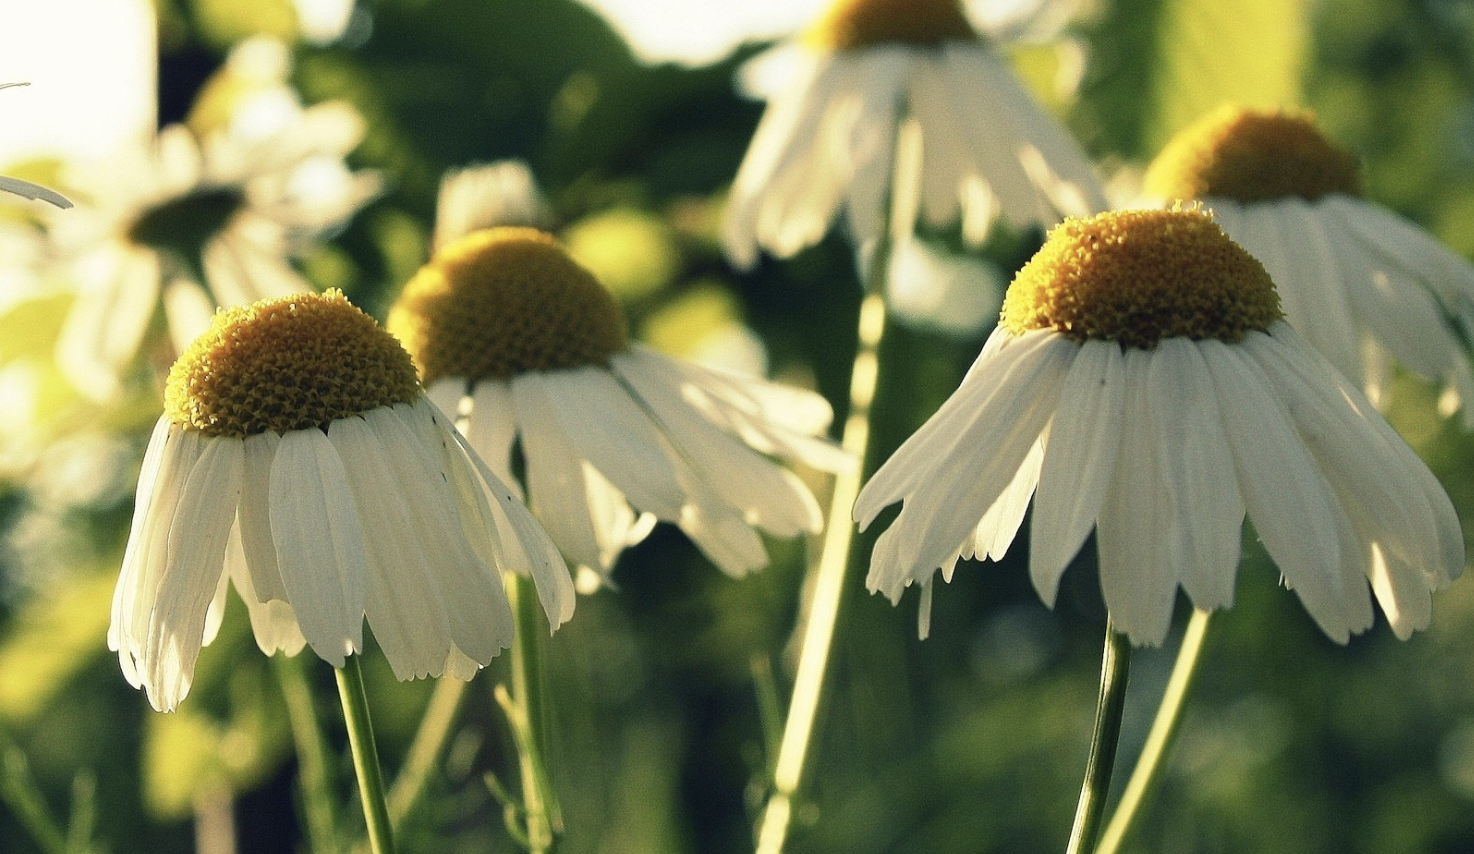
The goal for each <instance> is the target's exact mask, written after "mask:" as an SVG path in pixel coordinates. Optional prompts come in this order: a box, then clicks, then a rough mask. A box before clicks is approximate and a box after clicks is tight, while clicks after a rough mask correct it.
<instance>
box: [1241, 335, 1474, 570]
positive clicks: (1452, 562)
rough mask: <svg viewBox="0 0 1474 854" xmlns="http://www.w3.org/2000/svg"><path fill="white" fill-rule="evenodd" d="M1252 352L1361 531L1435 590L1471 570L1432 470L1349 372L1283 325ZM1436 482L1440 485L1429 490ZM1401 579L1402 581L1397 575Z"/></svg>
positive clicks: (1397, 565)
mask: <svg viewBox="0 0 1474 854" xmlns="http://www.w3.org/2000/svg"><path fill="white" fill-rule="evenodd" d="M1272 335H1273V337H1269V336H1265V337H1264V338H1262V339H1257V340H1255V341H1254V342H1252V345H1253V346H1251V347H1250V348H1249V349H1248V353H1249V354H1250V355H1251V356H1252V357H1254V358H1255V360H1256V361H1258V362H1259V363H1260V365H1261V366H1262V367H1263V368H1264V370H1265V373H1266V374H1267V375H1268V376H1269V377H1270V378H1271V380H1273V381H1274V382H1275V383H1276V385H1277V386H1278V387H1279V389H1280V390H1281V393H1282V394H1283V395H1284V396H1285V398H1286V399H1288V400H1293V401H1295V402H1296V404H1297V405H1296V406H1295V407H1294V408H1293V409H1291V414H1292V416H1293V418H1294V420H1295V426H1296V429H1297V430H1298V431H1299V432H1300V435H1301V436H1302V437H1303V439H1304V441H1305V443H1306V446H1307V447H1308V448H1309V449H1310V452H1311V453H1312V454H1313V455H1314V456H1315V458H1316V461H1317V463H1318V464H1319V465H1320V468H1321V470H1322V471H1323V472H1325V474H1326V477H1327V478H1328V480H1329V481H1330V483H1331V486H1332V488H1334V489H1335V491H1336V494H1337V497H1338V498H1339V499H1340V501H1341V503H1342V505H1343V507H1344V508H1345V510H1346V512H1347V514H1348V515H1349V517H1350V519H1351V522H1352V524H1353V525H1354V526H1355V527H1356V529H1357V531H1358V532H1360V534H1361V536H1362V537H1363V538H1364V539H1365V540H1367V541H1369V542H1371V543H1374V544H1376V546H1377V548H1378V551H1379V552H1380V553H1381V554H1382V555H1383V557H1384V559H1383V561H1382V569H1383V570H1384V571H1385V570H1387V569H1388V567H1391V568H1394V569H1402V570H1405V571H1407V572H1409V573H1411V574H1412V575H1413V577H1414V578H1416V579H1417V580H1419V581H1420V583H1421V584H1422V585H1423V586H1424V587H1425V588H1426V589H1428V590H1436V589H1441V588H1443V587H1445V586H1447V585H1448V584H1449V583H1450V582H1451V581H1452V579H1453V577H1455V576H1457V575H1458V574H1459V572H1461V571H1462V569H1463V558H1464V554H1463V537H1462V535H1460V534H1459V527H1458V520H1457V515H1456V513H1455V511H1454V510H1453V505H1452V503H1451V502H1450V501H1449V500H1448V498H1447V495H1446V494H1445V493H1444V492H1443V490H1442V488H1440V487H1438V486H1437V484H1436V481H1434V480H1433V476H1432V473H1431V472H1429V471H1428V469H1427V466H1426V465H1424V463H1423V462H1422V460H1420V459H1418V457H1417V455H1416V454H1415V453H1413V451H1412V449H1410V448H1409V447H1408V446H1407V444H1406V443H1405V442H1404V441H1402V439H1400V438H1399V437H1397V436H1396V435H1395V434H1394V433H1392V431H1391V430H1390V428H1385V429H1384V427H1383V426H1382V425H1384V424H1385V422H1384V421H1383V419H1382V417H1381V416H1380V415H1379V414H1377V412H1376V411H1375V410H1374V409H1373V408H1372V406H1371V404H1370V402H1368V401H1367V400H1366V399H1365V398H1364V397H1362V396H1361V394H1360V393H1359V392H1358V391H1357V390H1356V389H1355V387H1353V386H1351V385H1350V384H1349V383H1348V382H1347V381H1346V380H1345V379H1344V378H1342V377H1340V376H1339V375H1337V374H1336V373H1335V372H1334V371H1333V370H1331V369H1330V367H1329V366H1328V365H1326V364H1325V363H1324V362H1323V361H1320V360H1319V359H1318V358H1317V357H1316V356H1315V354H1314V353H1313V351H1310V350H1309V348H1307V347H1305V346H1304V345H1303V343H1301V342H1299V341H1297V340H1296V336H1295V333H1294V330H1292V329H1290V328H1289V327H1288V326H1279V327H1277V328H1275V329H1273V330H1272ZM1429 481H1433V488H1432V489H1430V488H1429ZM1394 581H1395V580H1394Z"/></svg>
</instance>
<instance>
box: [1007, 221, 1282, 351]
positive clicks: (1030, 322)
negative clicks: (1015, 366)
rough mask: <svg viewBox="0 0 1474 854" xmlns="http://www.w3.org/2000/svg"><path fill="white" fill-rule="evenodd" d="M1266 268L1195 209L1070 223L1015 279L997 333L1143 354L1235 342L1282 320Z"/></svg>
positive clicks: (1060, 228)
mask: <svg viewBox="0 0 1474 854" xmlns="http://www.w3.org/2000/svg"><path fill="white" fill-rule="evenodd" d="M1283 316H1284V315H1283V313H1282V312H1281V311H1280V301H1279V294H1278V293H1277V292H1276V291H1275V289H1274V283H1273V282H1271V281H1270V279H1269V274H1268V273H1266V272H1264V267H1263V266H1261V265H1260V263H1259V262H1258V261H1256V260H1254V258H1253V256H1251V255H1250V254H1249V253H1247V252H1245V251H1244V250H1243V249H1242V248H1241V247H1240V246H1239V245H1238V244H1237V243H1234V242H1233V241H1232V240H1229V239H1228V236H1227V235H1225V234H1224V233H1223V230H1222V229H1221V228H1219V227H1218V224H1217V223H1216V222H1214V221H1213V218H1212V217H1211V216H1210V215H1209V214H1207V213H1206V212H1204V211H1202V210H1200V209H1198V208H1188V209H1181V208H1179V209H1174V210H1168V211H1115V212H1111V213H1103V214H1099V215H1097V216H1093V217H1089V218H1086V219H1068V220H1065V221H1064V222H1063V223H1060V224H1059V225H1057V226H1055V228H1054V229H1053V230H1052V231H1050V232H1049V238H1048V239H1047V240H1045V241H1044V246H1043V247H1042V248H1040V250H1039V252H1038V253H1037V254H1035V255H1034V257H1033V258H1032V259H1030V261H1029V263H1027V264H1025V265H1024V267H1023V269H1021V270H1019V272H1018V276H1016V277H1015V278H1014V280H1013V284H1012V285H1010V286H1009V288H1008V295H1007V296H1006V297H1004V300H1003V317H1002V319H1001V320H1000V323H1001V324H1002V325H1003V326H1004V328H1006V329H1007V330H1008V331H1009V332H1012V333H1013V334H1014V335H1022V334H1023V333H1025V332H1028V331H1030V330H1032V329H1045V328H1051V329H1054V330H1056V331H1058V332H1059V333H1061V334H1063V335H1065V336H1068V337H1069V338H1073V339H1075V340H1076V341H1085V340H1087V339H1091V338H1096V339H1105V340H1108V341H1117V342H1119V343H1120V344H1121V346H1122V347H1136V348H1138V349H1142V350H1150V349H1152V348H1153V347H1155V346H1156V344H1157V342H1158V341H1160V340H1162V339H1163V338H1178V337H1186V338H1191V339H1193V340H1195V341H1200V340H1203V339H1205V338H1216V339H1218V340H1220V341H1229V342H1233V341H1238V340H1239V339H1240V338H1243V337H1244V334H1245V333H1247V332H1249V331H1250V330H1254V329H1259V330H1263V329H1266V328H1268V327H1269V324H1271V323H1273V322H1274V321H1276V320H1279V319H1280V318H1281V317H1283Z"/></svg>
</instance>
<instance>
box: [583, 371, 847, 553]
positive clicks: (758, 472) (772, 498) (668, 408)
mask: <svg viewBox="0 0 1474 854" xmlns="http://www.w3.org/2000/svg"><path fill="white" fill-rule="evenodd" d="M627 355H630V356H637V355H638V354H627ZM611 366H612V367H613V368H614V370H615V371H616V373H617V374H618V375H619V376H620V378H621V379H623V380H624V381H625V382H626V383H627V384H628V385H629V387H630V388H631V389H632V390H633V392H634V394H635V395H636V396H637V397H638V398H639V400H640V401H641V402H642V403H643V404H644V405H645V406H646V407H648V408H649V410H650V412H651V413H652V415H653V416H654V417H655V419H656V421H657V422H658V423H659V425H660V427H661V430H662V433H663V434H664V435H665V436H666V437H667V438H668V439H669V440H670V441H671V443H672V444H673V445H674V446H675V447H676V448H677V449H678V450H679V451H680V452H681V453H682V455H683V456H684V457H685V458H686V460H687V461H688V462H689V464H690V465H691V467H692V468H693V469H694V470H695V471H696V472H697V473H698V474H699V475H700V476H701V477H702V479H703V480H704V481H705V482H706V483H707V484H708V485H709V486H710V487H711V488H712V490H714V491H715V493H716V494H717V495H719V496H720V497H721V500H722V501H724V502H726V503H727V504H730V505H731V506H733V507H736V508H738V509H740V510H741V511H742V512H743V514H744V515H746V517H747V518H748V520H749V521H750V522H751V523H752V524H754V525H757V526H758V527H759V528H761V529H763V530H765V531H768V532H769V533H771V534H773V535H774V536H778V537H792V536H796V535H798V534H801V533H806V532H812V531H817V530H818V529H819V527H820V526H821V525H822V524H823V517H822V514H821V513H820V511H819V507H818V503H817V502H816V501H815V500H814V497H813V495H811V494H810V493H809V491H808V489H807V488H805V487H804V486H803V484H802V483H800V482H798V481H797V480H796V479H793V478H792V474H791V473H789V472H785V471H784V470H783V469H781V468H779V467H778V466H776V465H774V464H773V463H771V462H769V461H768V460H766V459H764V458H763V457H762V456H761V455H759V454H758V453H756V452H755V451H753V450H752V449H750V448H748V447H747V446H746V445H744V444H742V443H741V442H739V441H737V440H736V439H734V438H732V437H731V436H728V435H727V434H726V433H724V432H722V431H721V430H720V429H718V428H717V427H716V426H715V425H713V424H712V423H711V422H710V421H708V420H706V419H705V418H704V417H702V415H701V413H700V412H699V411H697V410H696V409H695V408H694V407H692V406H691V405H690V404H688V403H686V402H685V400H684V399H683V398H682V395H681V391H680V382H681V380H680V377H679V376H678V375H673V374H672V373H671V372H669V371H667V370H664V369H663V367H662V365H661V363H659V362H656V361H652V360H649V359H644V358H638V357H634V358H621V359H616V360H614V361H612V362H611Z"/></svg>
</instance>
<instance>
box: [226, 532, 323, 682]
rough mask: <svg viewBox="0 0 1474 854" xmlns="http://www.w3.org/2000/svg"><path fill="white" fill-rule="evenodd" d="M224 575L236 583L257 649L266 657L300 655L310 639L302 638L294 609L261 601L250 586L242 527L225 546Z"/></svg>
mask: <svg viewBox="0 0 1474 854" xmlns="http://www.w3.org/2000/svg"><path fill="white" fill-rule="evenodd" d="M225 574H226V575H228V576H229V577H230V579H231V580H232V581H233V582H235V589H236V592H237V593H239V594H240V597H241V601H243V602H245V603H246V612H247V613H248V614H249V615H250V618H251V634H252V635H253V636H254V637H255V639H256V646H257V648H259V649H260V650H261V651H262V652H263V653H265V654H266V655H275V654H276V653H277V652H279V651H280V652H285V653H286V654H287V655H296V654H297V653H299V652H301V651H302V648H303V647H305V646H306V645H307V639H306V638H304V637H302V630H301V629H300V628H298V627H297V615H296V614H295V613H294V612H293V611H292V606H291V605H288V604H287V603H286V602H285V601H283V600H281V599H272V600H271V601H269V602H262V601H261V600H260V598H259V596H258V594H257V593H256V590H255V589H254V588H253V587H252V586H251V572H250V570H249V569H248V568H247V566H246V552H245V549H244V548H243V547H242V543H241V536H240V525H239V524H237V525H236V526H235V527H234V528H232V529H231V532H230V540H229V541H228V542H227V543H226V545H225Z"/></svg>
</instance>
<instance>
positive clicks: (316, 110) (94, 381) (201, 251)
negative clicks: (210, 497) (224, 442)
mask: <svg viewBox="0 0 1474 854" xmlns="http://www.w3.org/2000/svg"><path fill="white" fill-rule="evenodd" d="M363 130H364V128H363V121H362V119H360V118H359V116H358V114H357V113H356V112H354V111H353V110H352V109H351V108H349V107H347V106H346V105H343V104H338V103H326V104H319V105H316V106H313V107H309V108H307V109H297V110H295V112H294V113H293V114H292V116H291V117H290V119H289V120H285V121H284V122H283V123H282V124H279V125H277V126H275V127H274V128H273V129H272V130H271V131H270V132H266V133H255V132H251V133H248V132H246V129H243V128H236V129H232V130H230V131H219V132H216V133H214V134H211V135H209V136H207V137H206V138H203V139H198V138H196V137H195V135H194V134H193V133H192V132H191V131H190V130H189V129H187V128H185V127H183V126H181V125H171V126H170V127H167V128H164V129H163V130H162V131H160V132H159V135H158V137H157V139H156V140H155V141H154V144H153V146H152V147H151V148H146V149H139V150H136V151H130V152H128V153H127V154H125V155H122V156H120V157H119V159H118V160H117V161H116V162H109V163H107V164H93V166H92V168H88V167H82V168H79V169H77V170H74V171H73V173H72V174H71V175H70V183H71V184H74V185H75V186H76V187H78V188H79V192H78V194H77V196H78V201H79V202H80V203H81V204H80V206H79V208H78V210H77V211H75V212H74V214H75V215H69V216H67V217H60V218H57V221H56V223H55V225H54V226H53V236H54V239H55V241H56V243H57V245H58V247H59V249H60V250H61V253H62V254H63V255H64V257H67V258H69V259H71V267H72V271H73V275H74V276H75V277H76V279H77V280H78V282H79V293H78V296H77V300H76V304H75V306H74V308H73V309H72V312H71V314H70V316H69V317H68V318H67V323H66V326H65V328H64V329H63V330H62V336H61V339H60V341H59V343H58V352H57V360H58V362H59V363H60V364H61V366H62V367H63V369H64V370H65V371H66V372H67V374H68V376H69V377H70V378H71V379H72V381H73V382H74V383H76V384H77V386H78V388H79V389H80V390H81V391H83V393H85V394H87V395H88V396H90V397H92V398H95V399H100V400H106V399H108V398H110V397H111V396H112V395H114V394H115V393H116V392H117V390H118V389H119V387H120V383H121V379H122V377H123V375H124V374H125V373H126V372H127V371H128V369H129V368H130V367H131V366H132V364H133V362H134V360H135V358H136V357H137V355H138V353H139V351H140V349H141V348H142V346H143V342H144V338H145V336H146V334H147V333H148V329H149V326H150V322H151V321H152V319H153V317H154V315H155V313H156V312H157V311H158V309H159V306H160V303H161V302H162V305H163V308H164V313H165V316H166V317H167V319H168V321H169V331H170V335H171V338H172V339H173V344H174V350H175V352H179V351H182V350H183V349H184V348H185V347H187V346H188V345H189V342H190V341H192V340H194V338H195V337H196V336H198V335H199V334H200V333H202V332H203V331H204V330H205V328H206V327H208V326H209V322H210V316H211V315H212V314H213V313H214V311H215V308H216V306H240V305H249V304H251V303H253V302H255V301H257V300H259V299H264V298H268V297H277V296H285V295H287V294H293V293H305V292H307V291H309V290H311V286H310V285H309V284H308V282H307V281H306V280H305V279H303V278H302V276H301V275H299V274H298V273H297V272H296V271H295V270H294V269H292V266H291V264H290V263H289V262H288V260H287V259H288V258H289V257H290V256H291V255H294V254H297V253H299V252H301V251H302V250H303V249H305V248H306V247H307V246H308V245H309V244H310V242H311V241H312V240H314V239H316V238H317V237H318V236H320V235H321V234H323V233H324V232H326V231H327V230H329V229H332V228H336V227H338V226H339V225H341V224H342V223H343V222H344V221H346V220H347V219H348V217H350V216H351V215H352V214H353V212H354V211H356V210H357V209H358V208H359V207H360V206H361V205H363V203H364V202H365V201H367V200H368V199H369V198H370V197H371V196H373V195H374V194H375V193H376V192H377V191H378V187H379V181H378V178H377V177H375V176H373V175H369V174H364V173H359V174H353V173H350V172H349V171H348V170H347V169H346V168H345V167H344V165H343V156H344V155H345V154H347V153H348V151H349V150H351V149H352V148H353V147H354V146H355V145H357V144H358V140H359V138H360V137H362V135H363Z"/></svg>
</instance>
